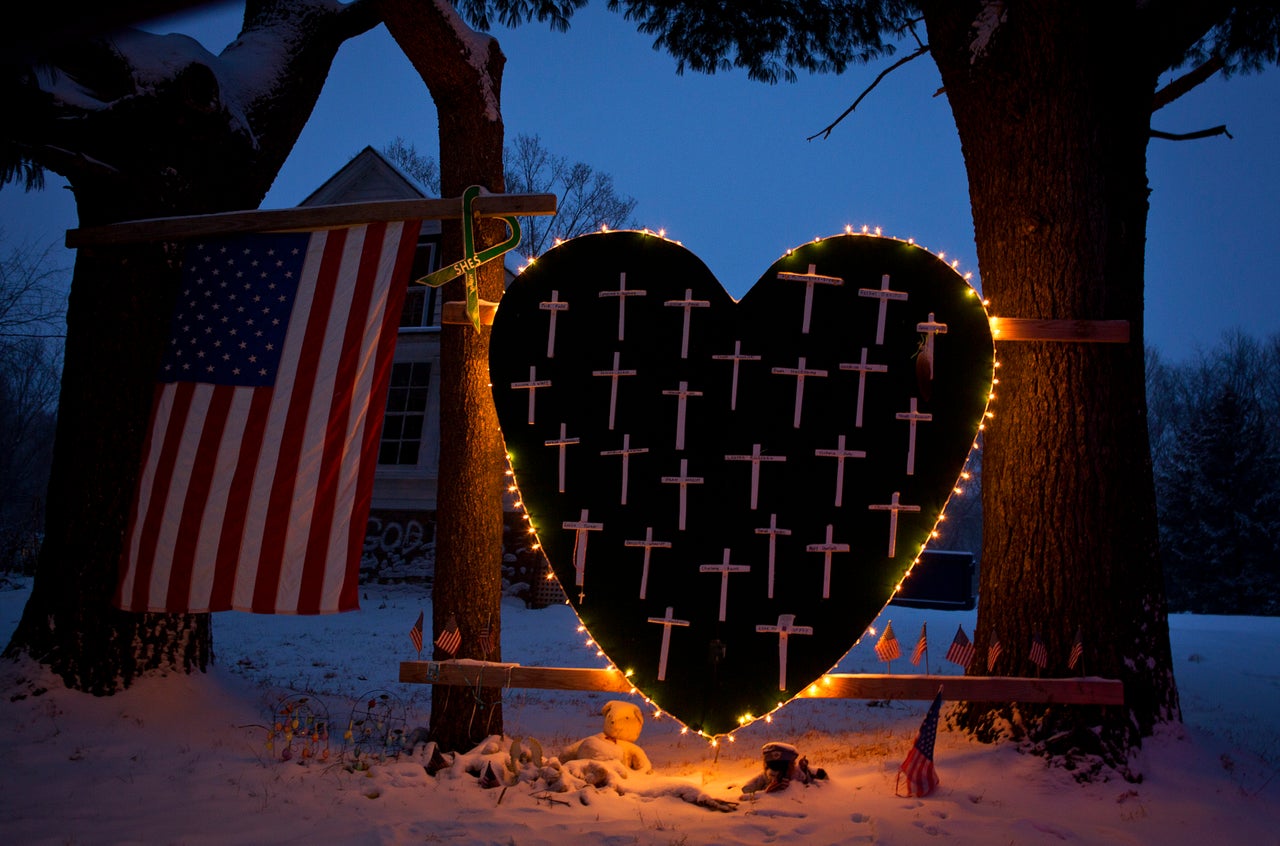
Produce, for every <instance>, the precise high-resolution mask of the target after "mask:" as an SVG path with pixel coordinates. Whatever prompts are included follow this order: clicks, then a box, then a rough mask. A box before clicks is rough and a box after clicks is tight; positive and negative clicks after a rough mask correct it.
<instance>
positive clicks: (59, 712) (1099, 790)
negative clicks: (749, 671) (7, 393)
mask: <svg viewBox="0 0 1280 846" xmlns="http://www.w3.org/2000/svg"><path fill="white" fill-rule="evenodd" d="M28 593H29V584H22V585H21V586H20V587H19V589H17V590H7V591H0V639H3V640H4V641H5V642H7V640H8V637H9V635H10V633H11V632H12V630H13V627H14V625H15V624H16V622H17V619H18V616H19V615H20V613H21V610H22V607H23V604H24V603H25V602H26V597H27V595H28ZM362 604H363V610H361V611H359V612H356V613H351V614H343V615H337V616H332V617H321V618H315V617H261V616H253V615H248V614H239V613H234V612H229V613H224V614H217V615H215V619H214V643H215V651H216V654H217V665H216V667H215V668H214V669H213V670H211V671H210V672H209V673H208V674H206V675H197V676H177V677H168V678H150V679H145V680H143V681H141V682H139V683H138V684H136V685H135V686H134V687H133V688H131V689H130V690H128V691H125V692H123V693H121V694H118V695H116V696H113V697H106V698H95V697H91V696H87V695H85V694H81V693H76V692H73V691H69V690H67V689H65V688H64V687H62V686H61V684H60V682H58V681H57V680H56V679H55V678H53V677H52V676H50V675H49V674H48V673H46V672H45V671H44V670H43V669H42V668H41V667H39V666H38V665H35V664H32V663H30V662H22V663H18V664H12V663H9V662H4V663H2V664H0V678H2V679H3V684H4V687H5V690H6V691H7V695H6V696H5V698H4V700H3V703H2V704H0V707H2V708H3V709H4V710H3V719H2V720H0V756H2V757H3V760H4V761H6V762H7V765H6V766H4V767H3V769H2V770H0V842H3V843H5V844H10V843H12V844H126V843H130V844H131V843H138V844H205V843H209V844H213V843H217V844H228V843H233V844H240V843H246V844H247V843H254V844H259V843H343V844H410V843H414V844H420V843H457V844H501V846H512V844H516V845H517V846H538V844H547V846H550V845H551V844H556V846H562V844H565V843H569V842H577V841H579V840H581V842H588V843H593V844H595V843H602V844H611V845H612V846H631V844H642V846H647V845H648V844H656V845H657V846H678V844H686V846H687V844H709V843H716V844H761V843H778V842H785V843H805V844H824V843H845V844H856V843H866V844H899V846H900V845H901V844H920V843H938V844H948V845H949V846H950V845H951V844H955V846H960V844H984V846H985V844H1064V843H1065V844H1160V846H1179V844H1195V846H1201V844H1203V843H1206V842H1213V843H1224V844H1227V843H1230V844H1237V843H1240V844H1245V843H1247V844H1280V777H1277V767H1280V718H1278V717H1277V713H1276V712H1277V706H1280V619H1276V618H1250V617H1211V616H1188V615H1179V616H1175V617H1174V618H1173V619H1172V628H1173V635H1172V641H1173V652H1174V660H1175V668H1176V671H1177V675H1178V682H1179V687H1180V690H1181V695H1182V702H1183V710H1184V717H1185V724H1184V725H1181V726H1169V727H1166V728H1164V729H1162V730H1161V731H1160V732H1159V733H1158V735H1157V737H1155V738H1152V739H1150V740H1149V741H1148V742H1147V743H1146V744H1145V746H1144V749H1143V750H1142V752H1141V754H1140V757H1139V760H1138V762H1137V763H1138V769H1140V771H1141V772H1142V774H1143V779H1142V781H1141V782H1140V783H1131V782H1126V781H1124V780H1121V779H1112V780H1110V781H1105V782H1099V783H1094V784H1085V785H1080V784H1077V783H1076V782H1075V781H1074V780H1073V779H1072V778H1071V775H1070V773H1067V772H1065V771H1063V770H1060V769H1055V768H1049V767H1046V765H1045V764H1044V762H1043V761H1042V760H1040V759H1038V758H1034V757H1029V756H1025V755H1021V754H1019V753H1018V752H1017V751H1016V749H1014V748H1013V746H1012V745H1010V744H997V745H983V744H979V743H975V742H971V741H970V740H969V739H968V738H967V737H966V736H964V735H962V734H960V733H958V732H950V731H945V730H944V731H942V732H941V733H940V734H939V735H938V742H937V749H936V755H935V759H936V762H937V769H938V773H939V776H940V777H941V780H942V783H941V785H940V787H939V788H938V790H937V792H936V793H934V795H932V796H929V797H927V798H924V799H903V798H898V797H895V796H894V779H895V775H896V773H897V770H898V766H899V764H901V763H902V760H903V758H904V757H905V756H906V754H907V751H908V749H909V748H910V746H911V743H912V741H913V740H914V737H915V734H916V731H917V730H918V728H919V726H920V722H921V720H922V718H923V716H924V713H925V711H926V709H927V705H928V703H925V702H892V703H887V704H885V703H876V704H872V703H867V702H863V701H819V700H800V701H796V702H793V703H791V704H790V705H789V706H787V708H785V709H784V710H783V711H782V712H780V714H779V715H778V716H777V718H775V720H774V722H773V724H772V725H764V724H762V723H760V724H757V725H755V726H752V727H749V728H747V729H744V730H742V731H740V732H738V734H737V738H736V742H735V743H732V744H724V745H722V747H721V748H720V749H719V750H716V749H712V748H711V747H710V746H708V744H707V743H706V742H705V741H703V740H702V739H699V738H696V737H692V736H688V735H681V734H680V732H679V726H678V725H677V724H675V723H673V722H672V721H671V720H670V719H666V720H662V719H660V720H656V721H654V720H650V721H649V722H648V723H647V724H646V725H645V728H644V733H643V735H642V736H641V738H640V743H641V745H642V746H643V747H644V749H645V751H646V752H647V753H648V755H649V757H650V758H651V759H652V760H653V762H654V766H655V768H656V772H655V774H654V775H653V776H651V777H648V778H646V777H642V776H639V775H633V776H631V777H630V778H629V779H627V780H626V782H625V784H624V786H625V788H626V789H625V790H624V791H623V792H621V793H619V792H618V791H617V790H614V789H612V788H603V789H595V788H591V787H587V788H585V789H580V790H576V791H573V792H568V793H547V792H546V790H545V788H546V784H545V783H544V782H538V783H536V784H531V783H528V782H522V783H517V784H515V785H513V786H511V787H509V788H507V789H505V790H503V789H501V788H497V789H491V790H485V789H483V788H481V787H480V786H479V784H478V783H477V781H476V779H475V778H474V777H472V776H471V775H468V774H466V773H465V772H464V771H463V770H462V768H461V767H455V768H451V769H447V770H445V771H443V772H441V773H440V774H439V775H437V776H436V777H434V778H433V777H429V776H428V775H427V774H426V770H425V768H424V766H423V757H424V755H423V753H424V750H423V747H419V748H418V751H417V752H416V753H414V754H406V755H403V756H401V757H399V758H398V759H394V760H389V761H387V762H385V763H381V762H375V763H373V764H372V765H371V766H370V768H369V769H367V770H363V771H361V770H354V771H352V770H350V769H349V768H348V767H346V766H344V763H349V761H350V755H349V753H348V754H346V755H343V754H341V753H342V751H343V746H342V743H343V741H342V739H341V737H340V734H341V731H342V729H343V728H345V726H346V724H347V723H349V721H350V719H351V716H352V714H353V713H356V714H358V713H360V712H361V709H362V708H364V704H363V703H366V702H367V701H368V700H369V699H370V697H373V698H375V699H378V701H379V702H386V703H391V704H392V705H393V706H395V705H402V706H403V709H404V714H405V720H406V723H405V725H406V728H412V727H414V726H418V725H425V724H426V721H427V714H428V710H429V705H430V690H429V689H428V688H427V687H425V686H417V685H405V684H400V683H398V682H397V681H396V679H397V677H398V666H399V662H400V661H402V660H406V659H410V658H413V657H415V655H414V653H413V651H412V645H411V644H410V642H409V637H408V631H409V628H410V626H412V624H413V621H414V620H415V619H416V618H417V615H418V611H419V610H424V609H425V610H426V611H427V613H428V616H429V614H430V607H429V601H428V599H427V598H426V596H425V594H424V592H423V590H422V589H421V588H417V587H409V586H372V585H371V586H368V587H366V588H365V589H364V597H363V601H362ZM885 616H886V617H892V618H893V621H894V623H895V629H896V630H897V631H898V632H899V638H900V639H902V640H903V644H904V648H905V649H907V650H909V649H910V646H911V645H912V644H913V643H914V633H915V632H917V631H918V630H919V623H920V622H921V621H928V623H929V628H930V629H931V630H932V632H933V634H932V635H931V640H932V641H933V642H934V644H935V645H934V650H933V651H934V653H935V654H933V655H931V656H930V662H931V664H932V669H933V670H934V671H935V672H947V671H949V670H948V669H947V668H950V669H951V670H954V669H955V668H953V667H951V665H949V664H946V662H944V661H943V660H942V657H941V656H942V653H943V652H945V645H946V644H947V643H949V642H950V637H951V634H952V633H953V632H954V631H955V627H956V625H957V624H958V623H963V624H964V626H965V628H966V630H968V631H970V632H971V631H972V625H973V612H939V611H920V610H913V609H905V608H890V609H888V611H887V612H886V615H885ZM576 627H577V621H576V619H575V618H574V616H573V612H572V611H571V609H569V608H568V607H566V606H556V607H552V608H547V609H543V610H537V611H532V610H527V609H526V608H525V607H524V605H523V604H522V603H520V602H518V601H516V600H508V601H507V602H506V604H505V605H504V607H503V644H502V647H503V656H504V658H505V659H506V660H508V661H516V662H519V663H522V664H529V665H542V666H574V665H578V666H598V665H599V663H598V662H599V660H600V659H597V658H596V657H595V655H594V653H593V652H590V651H588V650H586V649H585V648H582V646H581V639H582V636H581V635H579V634H578V633H577V631H576ZM427 630H428V631H430V627H429V625H428V627H427ZM869 640H870V639H868V641H869ZM899 665H901V666H899ZM940 665H945V666H940ZM841 669H842V670H845V671H850V672H856V671H860V670H866V671H878V670H879V669H880V665H878V664H877V662H876V661H875V658H874V654H873V653H872V652H871V644H870V642H865V643H863V644H862V645H860V646H859V647H858V648H857V649H855V650H854V651H853V652H852V653H851V654H850V656H849V657H848V658H846V660H845V662H844V664H843V665H842V667H841ZM894 670H895V671H897V672H906V671H907V670H914V668H912V667H911V666H910V665H909V664H908V663H907V662H906V661H905V660H901V661H898V662H895V666H894ZM455 690H458V691H462V689H460V688H455ZM290 694H299V695H303V696H306V697H307V701H308V707H315V708H319V707H321V706H323V707H324V708H327V710H328V713H329V716H330V718H331V719H332V720H333V723H334V727H335V731H334V737H333V740H332V743H331V746H330V753H331V757H330V759H329V760H328V761H319V760H314V759H313V760H310V761H308V762H307V763H305V764H299V763H298V761H297V759H295V760H291V761H287V762H284V761H280V760H279V754H278V753H279V751H280V749H279V747H277V748H275V749H274V750H273V751H270V752H269V751H268V750H267V748H266V736H267V730H266V726H267V724H268V723H269V722H270V720H271V714H272V708H273V707H274V706H275V705H276V703H278V702H279V701H280V700H281V698H283V697H285V696H288V695H290ZM383 694H385V695H386V698H385V699H381V698H379V697H381V696H382V695H383ZM463 695H465V694H463ZM610 698H617V697H616V696H613V695H606V694H596V693H585V692H553V691H532V690H512V691H509V692H508V694H507V696H506V699H505V703H504V717H505V729H506V735H507V736H508V737H511V736H520V737H525V738H528V737H536V738H538V739H539V740H540V741H541V743H542V744H543V746H544V747H545V749H546V751H547V754H548V755H554V754H555V753H556V751H557V750H558V748H559V746H560V745H561V744H563V743H564V742H566V741H569V740H573V739H576V738H578V737H583V736H586V735H589V734H594V733H595V732H597V731H598V730H599V726H600V717H599V708H600V705H601V704H602V703H603V702H604V701H606V700H607V699H610ZM944 714H945V711H944ZM483 717H484V715H483V714H479V713H478V714H477V719H483ZM768 740H784V741H788V742H791V743H794V744H796V745H797V746H798V747H799V748H800V750H801V752H802V753H804V754H806V755H807V756H808V757H809V760H810V761H811V763H812V764H813V765H814V766H819V767H823V768H825V769H826V770H827V772H828V773H829V774H830V779H829V780H828V781H826V782H820V783H817V784H816V785H814V786H810V787H801V786H799V785H792V787H791V788H790V789H788V790H787V791H785V792H781V793H774V794H768V795H764V796H761V797H760V798H758V799H756V800H754V801H751V800H747V801H742V802H741V804H739V805H738V807H737V809H736V810H734V811H732V812H729V813H719V812H716V811H712V810H708V809H706V808H703V807H699V806H696V805H692V804H689V803H687V802H684V801H681V800H680V799H679V798H678V797H677V796H676V795H674V794H675V793H677V792H680V793H685V794H690V793H701V794H703V795H706V796H709V797H711V798H714V799H721V800H730V801H738V800H740V799H741V791H740V786H741V785H742V784H743V783H744V782H746V781H747V780H748V779H750V778H751V777H752V776H754V775H756V774H757V772H758V771H759V769H760V766H761V765H760V759H759V750H760V746H761V744H763V743H765V742H766V741H768Z"/></svg>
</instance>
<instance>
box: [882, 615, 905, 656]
mask: <svg viewBox="0 0 1280 846" xmlns="http://www.w3.org/2000/svg"><path fill="white" fill-rule="evenodd" d="M901 654H902V652H901V650H900V649H899V648H898V637H897V635H895V634H894V633H893V623H892V622H889V623H887V624H885V627H884V634H882V635H880V639H879V640H878V641H876V657H877V658H879V659H880V660H881V661H884V662H886V663H887V662H889V661H892V660H893V659H894V658H897V657H898V656H899V655H901Z"/></svg>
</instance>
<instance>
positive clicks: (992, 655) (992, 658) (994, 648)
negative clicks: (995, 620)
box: [987, 634, 1004, 673]
mask: <svg viewBox="0 0 1280 846" xmlns="http://www.w3.org/2000/svg"><path fill="white" fill-rule="evenodd" d="M1003 651H1004V647H1003V646H1001V645H1000V638H999V637H997V636H996V635H995V634H992V635H991V645H990V646H988V647H987V672H988V673H994V672H995V671H996V662H997V661H999V660H1000V653H1001V652H1003Z"/></svg>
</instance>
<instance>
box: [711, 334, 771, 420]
mask: <svg viewBox="0 0 1280 846" xmlns="http://www.w3.org/2000/svg"><path fill="white" fill-rule="evenodd" d="M760 359H761V356H758V355H746V354H745V353H743V352H742V341H734V342H733V353H732V354H729V355H713V356H711V360H712V361H732V362H733V382H732V383H731V386H730V388H729V410H730V411H736V410H737V408H738V365H739V364H740V363H742V362H744V361H759V360H760Z"/></svg>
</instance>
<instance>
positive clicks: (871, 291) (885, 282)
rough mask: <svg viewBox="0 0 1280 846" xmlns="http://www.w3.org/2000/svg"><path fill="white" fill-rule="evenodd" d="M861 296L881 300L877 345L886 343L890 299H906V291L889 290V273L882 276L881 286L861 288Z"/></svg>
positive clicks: (859, 292)
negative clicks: (886, 319)
mask: <svg viewBox="0 0 1280 846" xmlns="http://www.w3.org/2000/svg"><path fill="white" fill-rule="evenodd" d="M858 296H859V297H871V298H873V299H877V300H879V301H880V314H879V315H878V316H877V317H876V346H880V345H881V344H883V343H884V320H885V315H886V314H887V313H888V307H889V300H905V299H906V298H907V292H906V291H891V290H889V274H887V273H886V274H885V275H884V276H881V277H880V287H879V288H859V289H858Z"/></svg>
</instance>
